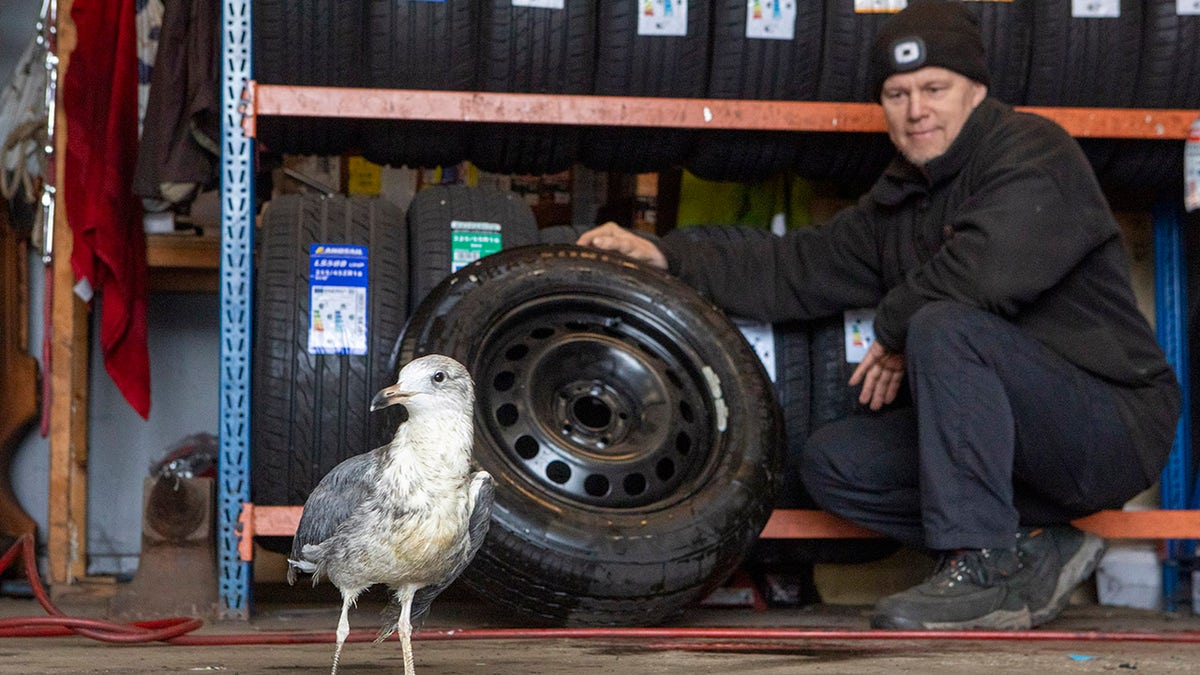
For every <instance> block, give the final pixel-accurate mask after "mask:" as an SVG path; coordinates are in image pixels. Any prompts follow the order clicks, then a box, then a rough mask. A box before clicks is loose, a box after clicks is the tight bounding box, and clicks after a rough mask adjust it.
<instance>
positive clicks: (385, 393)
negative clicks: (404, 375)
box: [371, 383, 412, 411]
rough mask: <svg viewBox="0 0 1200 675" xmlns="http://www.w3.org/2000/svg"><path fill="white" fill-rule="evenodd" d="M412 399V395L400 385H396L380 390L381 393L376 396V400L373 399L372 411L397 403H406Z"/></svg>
mask: <svg viewBox="0 0 1200 675" xmlns="http://www.w3.org/2000/svg"><path fill="white" fill-rule="evenodd" d="M410 398H412V393H411V392H407V391H404V390H403V389H401V388H400V384H399V383H396V384H393V385H392V386H390V387H384V388H383V389H380V390H379V393H378V394H375V398H373V399H371V410H372V411H375V410H379V409H380V408H386V407H388V406H390V405H396V404H397V403H404V402H405V401H407V400H408V399H410Z"/></svg>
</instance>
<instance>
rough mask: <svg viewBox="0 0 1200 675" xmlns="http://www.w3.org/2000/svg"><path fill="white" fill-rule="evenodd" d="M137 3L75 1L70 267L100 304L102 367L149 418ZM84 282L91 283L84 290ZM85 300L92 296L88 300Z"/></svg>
mask: <svg viewBox="0 0 1200 675" xmlns="http://www.w3.org/2000/svg"><path fill="white" fill-rule="evenodd" d="M134 4H135V0H75V2H74V5H73V6H72V7H71V19H72V20H74V22H75V28H76V31H77V35H78V42H77V44H76V46H75V49H74V51H72V52H71V57H70V63H69V64H68V66H67V72H66V74H65V76H64V83H63V92H62V93H63V96H62V101H63V112H64V114H65V115H66V118H67V150H66V155H65V160H64V161H65V164H64V167H63V168H64V174H65V175H64V181H63V183H64V184H63V188H64V194H63V197H64V200H65V202H66V208H67V221H68V222H69V223H70V226H71V230H72V233H73V234H74V250H73V251H72V253H71V267H72V269H73V270H74V272H75V278H76V279H77V280H78V281H79V282H80V283H79V284H77V288H79V286H80V285H83V286H88V287H90V290H92V291H95V292H99V293H101V295H102V303H101V311H100V348H101V350H102V353H103V355H104V367H105V369H106V370H107V371H108V374H109V376H110V377H112V379H113V382H115V383H116V385H117V388H118V389H120V391H121V393H122V394H123V395H124V396H125V400H126V401H128V402H129V405H131V406H133V409H134V410H136V411H137V412H138V414H139V415H141V416H142V417H143V418H148V417H149V416H150V357H149V353H148V351H147V346H146V237H145V232H144V230H143V228H142V206H141V202H140V201H139V200H138V199H137V198H136V197H134V195H133V191H132V188H131V183H132V180H133V172H134V165H135V163H136V162H137V147H138V146H137V144H138V119H137V116H138V112H137V80H138V77H137V29H136V24H135V23H134ZM85 281H86V284H84V283H83V282H85ZM84 295H87V293H86V292H85V293H84Z"/></svg>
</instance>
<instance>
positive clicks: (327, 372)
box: [251, 195, 408, 552]
mask: <svg viewBox="0 0 1200 675" xmlns="http://www.w3.org/2000/svg"><path fill="white" fill-rule="evenodd" d="M257 237H258V240H259V242H258V263H257V279H256V282H255V284H256V307H255V327H254V345H253V354H254V358H253V363H252V378H253V389H252V391H253V396H252V400H251V411H252V415H253V419H254V424H253V425H252V426H251V447H252V448H253V449H254V452H253V453H251V491H252V498H253V500H254V503H256V504H260V505H300V504H303V503H304V500H305V499H306V498H307V497H308V494H309V493H310V492H311V491H312V489H313V488H314V487H315V486H316V485H317V483H318V482H319V481H320V479H321V478H322V477H324V475H325V474H326V473H327V472H328V471H329V470H330V469H332V468H333V467H334V466H335V465H337V463H338V462H340V461H342V460H343V459H346V458H347V457H350V456H352V455H356V454H359V453H362V452H366V451H367V450H370V449H371V448H374V447H377V446H378V445H381V444H382V443H384V442H386V441H387V439H388V438H389V437H390V436H391V435H392V433H393V432H394V431H395V428H396V424H397V423H398V422H399V418H398V417H397V416H396V415H395V414H392V415H388V414H375V415H372V414H370V413H369V412H368V411H369V407H370V402H371V398H372V396H373V395H374V394H375V392H377V391H378V390H379V389H381V388H383V387H384V386H387V385H388V384H390V383H392V382H394V381H395V380H394V377H393V374H392V372H391V371H390V370H389V368H388V356H389V354H390V352H391V347H392V343H393V340H394V339H395V337H396V335H398V334H399V333H400V331H401V330H402V328H403V326H404V321H405V319H406V318H407V308H408V287H407V286H408V285H407V282H406V279H407V276H408V269H407V267H408V265H407V256H406V253H407V231H406V230H405V228H404V221H403V216H402V214H401V213H400V210H399V209H397V208H396V207H395V206H393V205H392V204H390V203H389V202H386V201H383V200H376V199H363V198H351V199H347V198H345V197H341V196H335V197H321V196H314V195H303V196H302V195H287V196H283V197H279V198H277V199H274V200H272V201H271V202H269V203H268V204H267V206H266V207H265V209H264V211H263V218H262V226H261V228H260V229H259V233H258V235H257ZM325 243H330V244H355V245H361V246H366V247H367V251H368V263H367V264H368V269H367V273H368V284H369V286H368V289H367V296H368V297H367V302H368V304H367V319H368V321H369V323H368V326H367V330H368V334H367V347H368V353H367V354H366V355H363V356H357V355H336V354H310V353H309V352H308V331H309V316H310V306H311V304H310V297H309V247H310V245H312V244H325ZM385 412H386V411H385ZM260 541H262V543H263V544H264V545H266V546H268V547H269V548H271V549H273V550H278V551H283V552H286V551H287V550H289V549H290V546H291V539H290V537H289V538H281V537H265V538H262V539H261V540H260Z"/></svg>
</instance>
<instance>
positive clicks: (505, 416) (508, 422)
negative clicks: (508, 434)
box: [496, 403, 521, 427]
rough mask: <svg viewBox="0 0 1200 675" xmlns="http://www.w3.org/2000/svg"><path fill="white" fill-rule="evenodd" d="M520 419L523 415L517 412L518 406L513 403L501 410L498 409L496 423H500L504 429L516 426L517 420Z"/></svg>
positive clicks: (507, 404)
mask: <svg viewBox="0 0 1200 675" xmlns="http://www.w3.org/2000/svg"><path fill="white" fill-rule="evenodd" d="M520 418H521V414H520V413H518V412H517V406H515V405H513V404H511V403H505V404H504V405H502V406H500V407H499V408H496V421H497V422H499V423H500V426H502V427H511V426H512V425H514V424H516V423H517V420H518V419H520Z"/></svg>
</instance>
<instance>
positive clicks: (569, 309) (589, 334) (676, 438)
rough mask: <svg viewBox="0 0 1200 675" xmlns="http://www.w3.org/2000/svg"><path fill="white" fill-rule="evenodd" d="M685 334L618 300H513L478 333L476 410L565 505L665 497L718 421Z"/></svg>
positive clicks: (686, 486) (706, 447)
mask: <svg viewBox="0 0 1200 675" xmlns="http://www.w3.org/2000/svg"><path fill="white" fill-rule="evenodd" d="M687 345H688V340H687V339H686V335H685V334H684V333H683V332H682V331H681V330H680V329H679V328H678V327H677V326H674V325H672V324H671V323H670V322H668V321H664V320H662V319H661V318H660V317H658V316H655V315H653V314H651V313H649V312H645V311H643V310H642V309H640V308H637V307H634V306H630V305H629V303H627V302H623V301H620V300H616V299H612V298H607V297H589V296H585V295H580V294H576V293H571V294H558V295H547V296H542V297H539V298H535V299H532V300H528V301H526V302H523V303H520V304H518V305H516V306H514V307H512V308H511V309H509V310H508V311H507V312H506V313H505V314H504V315H503V316H501V317H499V318H498V319H497V320H496V321H494V322H492V323H491V324H490V325H489V326H488V328H487V330H486V331H485V335H483V336H481V342H480V348H479V352H478V355H479V356H478V358H477V360H476V363H477V364H478V367H477V368H476V374H475V378H476V381H477V382H478V383H479V386H478V391H477V398H478V402H477V410H478V414H479V417H480V418H482V423H483V425H484V426H485V428H486V430H487V436H488V442H490V443H492V444H494V445H495V446H496V448H497V449H498V450H499V454H500V455H501V456H502V458H503V460H504V462H505V463H506V464H507V465H508V467H509V468H510V469H511V470H512V471H513V472H514V473H515V474H516V475H517V476H519V477H520V479H521V482H522V483H523V484H524V485H526V486H527V487H529V488H531V489H533V490H534V491H536V492H538V493H540V494H542V495H544V496H547V497H549V498H551V499H553V500H555V501H559V502H562V503H565V504H567V505H570V506H584V507H591V508H600V509H605V508H608V509H630V508H643V507H648V506H651V505H658V506H666V505H667V504H669V503H675V502H677V501H680V500H682V499H685V498H686V497H687V496H688V495H690V494H691V493H692V492H693V491H694V487H695V486H696V485H697V484H699V483H700V482H702V479H703V477H704V476H705V475H706V474H707V473H708V472H709V471H710V470H711V465H712V464H713V459H714V458H715V457H716V456H717V455H718V454H719V453H718V448H717V443H718V442H719V440H718V439H719V438H720V435H719V434H718V433H716V429H715V427H716V424H717V423H718V421H719V415H718V413H717V411H714V409H713V405H712V402H711V397H710V396H709V395H708V389H707V388H708V387H709V385H708V383H707V380H706V378H705V373H704V372H703V367H702V366H700V365H698V364H699V363H700V360H699V359H698V358H696V356H695V355H694V353H692V352H691V351H690V349H689V348H688V346H687Z"/></svg>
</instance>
